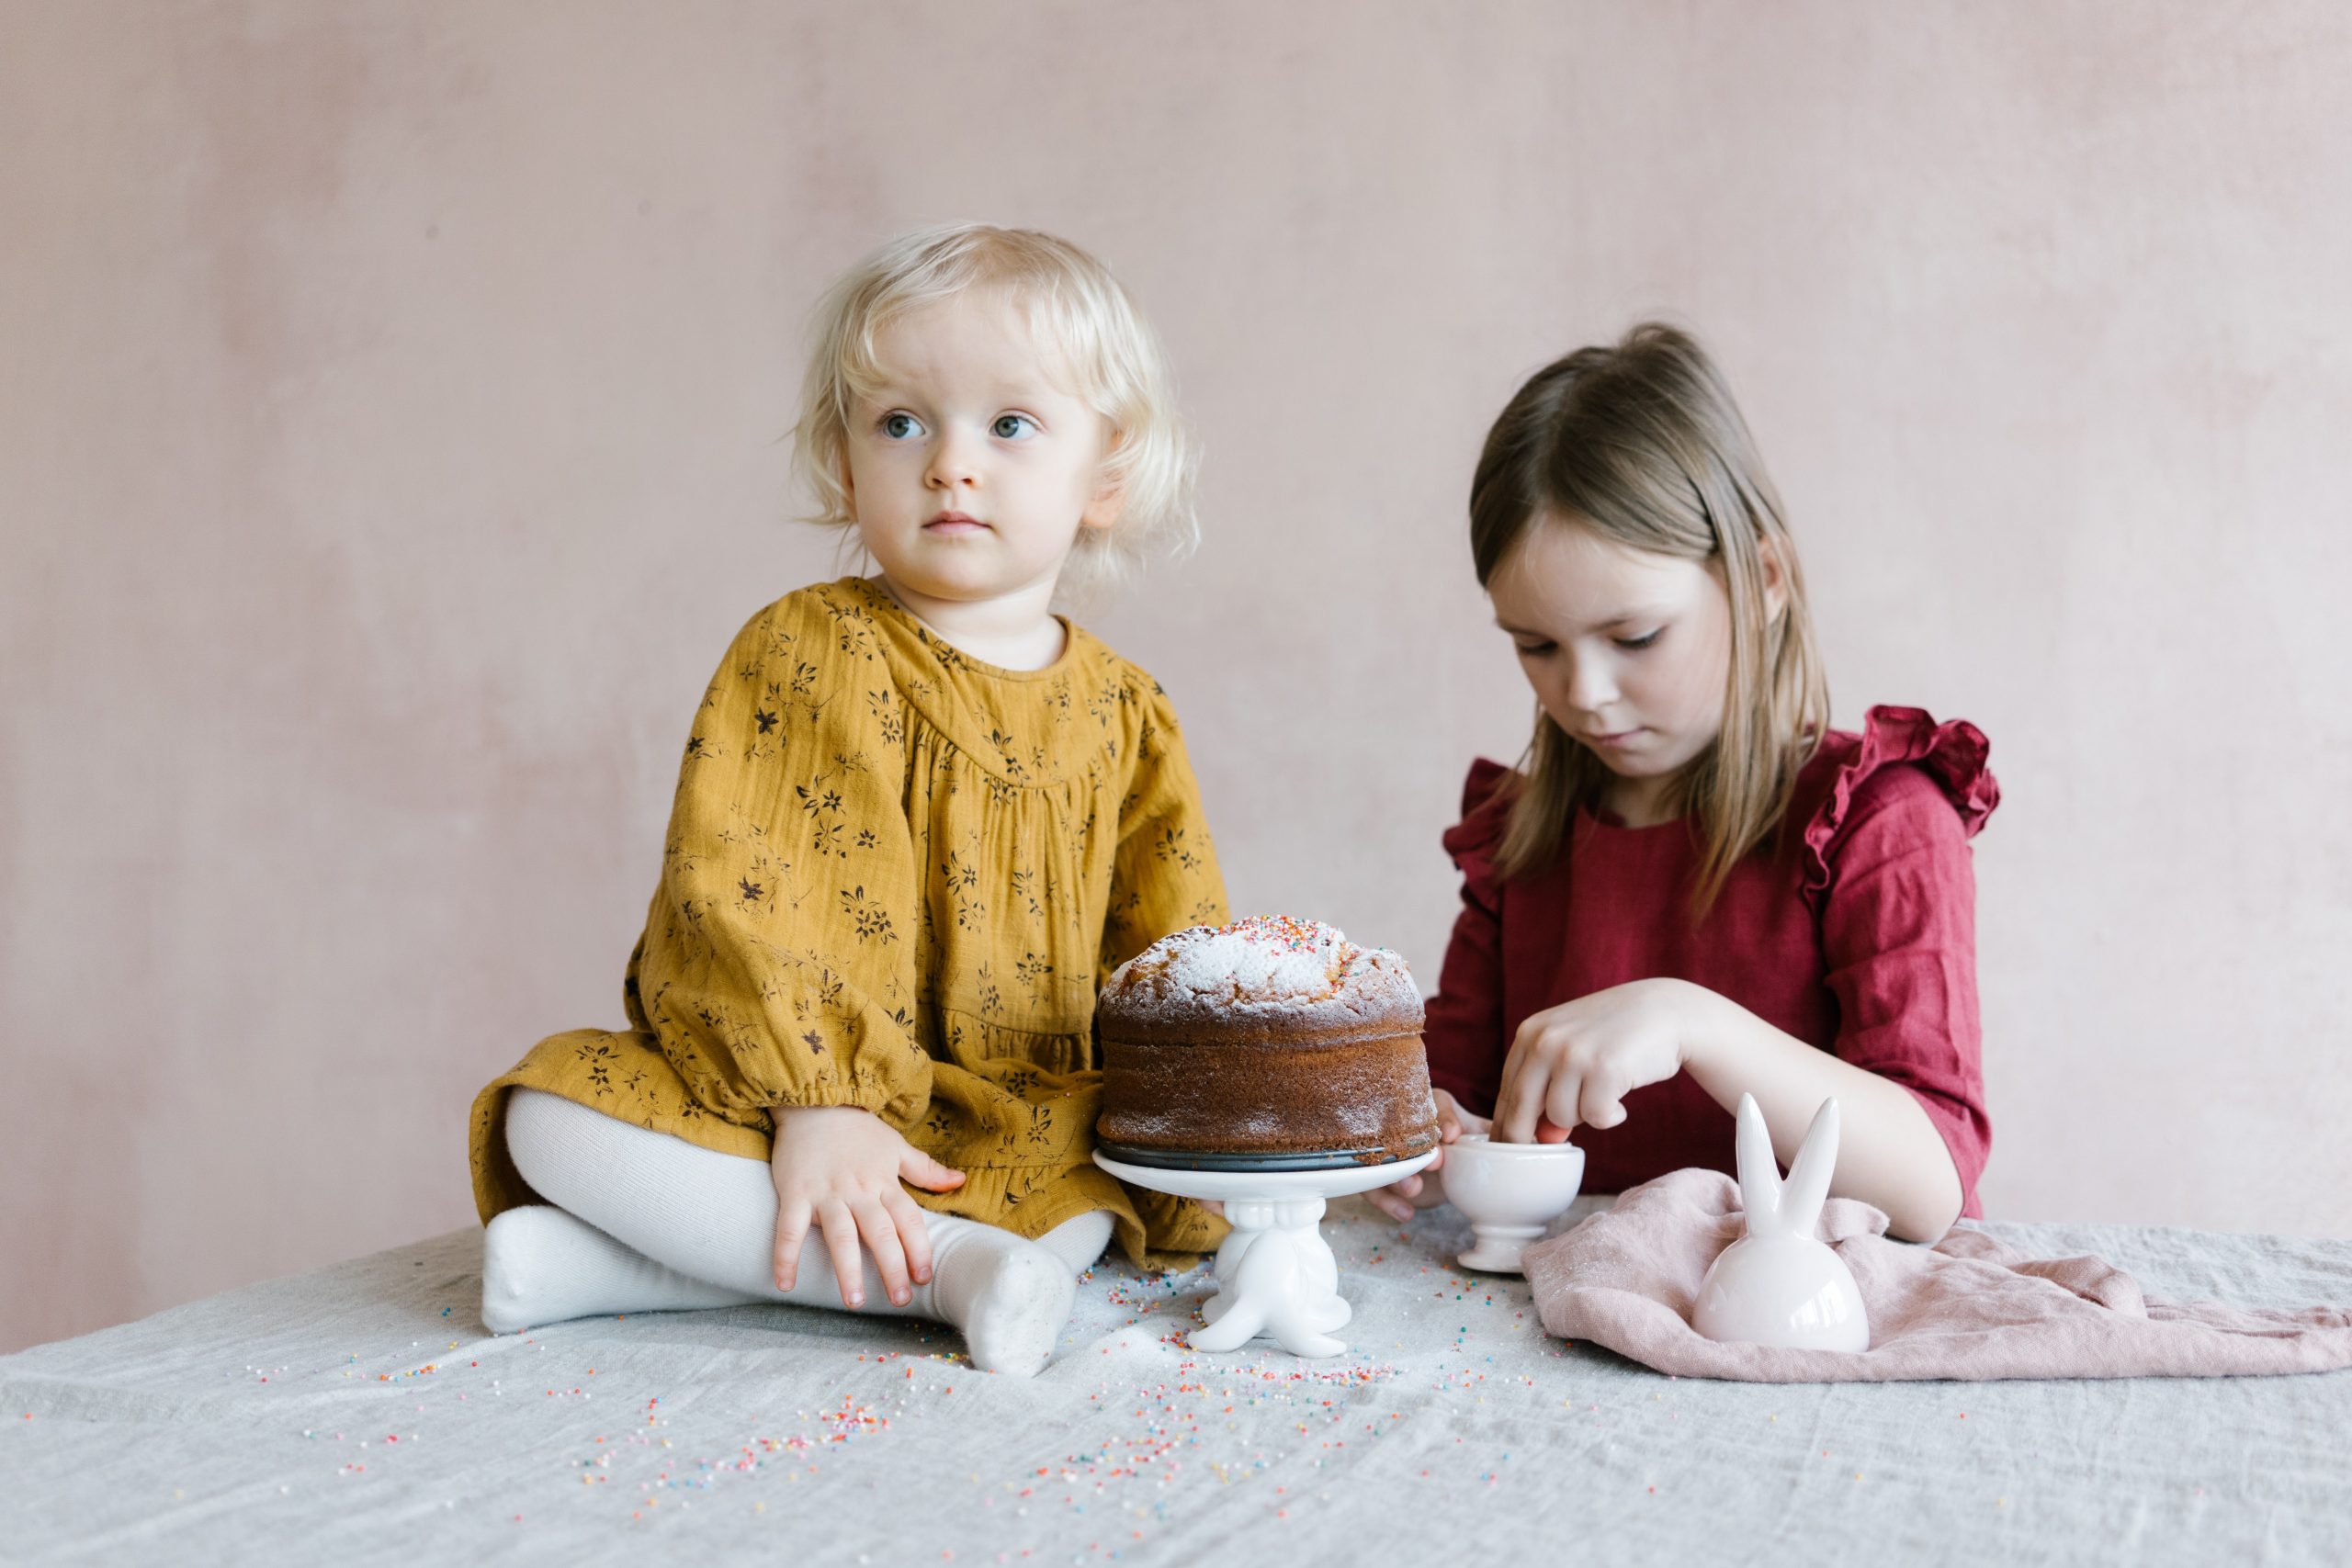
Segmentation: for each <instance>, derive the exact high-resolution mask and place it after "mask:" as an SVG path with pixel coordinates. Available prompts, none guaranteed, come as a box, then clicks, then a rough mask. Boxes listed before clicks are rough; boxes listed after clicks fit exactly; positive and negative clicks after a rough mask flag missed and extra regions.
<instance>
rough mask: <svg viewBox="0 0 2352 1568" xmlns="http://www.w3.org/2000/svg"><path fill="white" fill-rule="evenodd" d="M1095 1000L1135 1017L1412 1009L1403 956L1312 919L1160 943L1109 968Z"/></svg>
mask: <svg viewBox="0 0 2352 1568" xmlns="http://www.w3.org/2000/svg"><path fill="white" fill-rule="evenodd" d="M1103 998H1104V1000H1105V1001H1110V1000H1112V999H1113V998H1116V1003H1117V1005H1118V1006H1119V1007H1120V1008H1121V1009H1123V1010H1131V1011H1134V1012H1137V1013H1142V1014H1150V1013H1155V1012H1159V1013H1174V1012H1191V1011H1194V1010H1203V1009H1210V1008H1214V1009H1216V1010H1221V1011H1227V1012H1231V1011H1237V1010H1238V1011H1243V1012H1249V1011H1256V1010H1269V1011H1280V1012H1283V1013H1287V1014H1293V1015H1301V1016H1312V1015H1315V1014H1325V1013H1329V1014H1343V1013H1351V1012H1359V1011H1361V1012H1385V1011H1388V1010H1394V1009H1397V1008H1399V1007H1406V1008H1409V1009H1410V1010H1412V1011H1415V1012H1418V1011H1419V1006H1420V992H1419V989H1418V988H1417V987H1415V986H1414V985H1413V980H1412V971H1411V970H1410V969H1409V968H1408V967H1407V965H1406V963H1405V961H1404V959H1402V958H1401V957H1399V956H1397V954H1396V953H1391V952H1390V951H1389V950H1388V949H1386V948H1385V947H1374V948H1363V947H1358V946H1357V945H1356V944H1355V943H1353V942H1350V941H1349V940H1348V939H1347V938H1346V937H1345V936H1344V935H1342V934H1341V933H1340V931H1337V930H1335V929H1334V928H1332V927H1330V926H1327V925H1325V924H1323V923H1322V922H1321V921H1319V920H1303V919H1295V918H1293V917H1291V916H1287V915H1258V916H1253V917H1252V918H1250V919H1246V920H1236V921H1235V922H1233V923H1232V924H1231V925H1226V926H1194V927H1193V928H1192V929H1191V930H1190V931H1178V932H1176V933H1175V934H1174V935H1173V936H1168V937H1163V938H1161V939H1160V940H1159V941H1158V942H1154V943H1152V945H1151V946H1149V947H1148V948H1146V949H1144V951H1143V952H1141V953H1137V954H1136V956H1135V957H1134V958H1132V959H1129V960H1128V961H1127V962H1126V963H1125V964H1122V965H1120V966H1119V968H1118V970H1117V971H1116V972H1115V973H1114V974H1113V975H1112V976H1111V979H1110V983H1109V984H1108V985H1106V986H1105V987H1103Z"/></svg>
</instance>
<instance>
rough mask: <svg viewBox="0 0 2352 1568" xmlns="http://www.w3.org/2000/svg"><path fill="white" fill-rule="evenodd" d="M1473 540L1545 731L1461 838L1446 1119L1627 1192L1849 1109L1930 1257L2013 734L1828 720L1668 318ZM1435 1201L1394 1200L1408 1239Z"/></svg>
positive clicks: (1969, 1166)
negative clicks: (1553, 1146)
mask: <svg viewBox="0 0 2352 1568" xmlns="http://www.w3.org/2000/svg"><path fill="white" fill-rule="evenodd" d="M1470 538H1471V553H1472V557H1473V559H1474V561H1475V563H1476V569H1477V573H1478V580H1479V581H1480V583H1481V584H1482V585H1484V587H1485V588H1486V589H1487V594H1488V596H1489V599H1490V601H1491V602H1492V604H1493V606H1494V611H1495V619H1496V622H1497V624H1498V626H1500V627H1501V628H1502V630H1503V632H1504V633H1505V635H1507V636H1509V637H1510V639H1511V643H1512V646H1513V647H1514V648H1515V649H1517V650H1518V654H1519V660H1520V667H1521V670H1522V671H1524V672H1525V674H1526V676H1527V681H1528V683H1529V685H1530V686H1532V688H1533V689H1534V693H1535V699H1536V710H1537V711H1536V719H1535V733H1534V737H1533V739H1532V741H1531V742H1530V744H1529V747H1528V751H1527V755H1526V757H1525V759H1524V760H1523V761H1522V762H1521V765H1520V767H1518V768H1517V769H1506V768H1503V767H1500V766H1498V765H1497V764H1495V763H1493V762H1488V761H1480V762H1478V763H1477V764H1476V765H1475V766H1474V767H1473V768H1472V769H1471V771H1470V777H1469V782H1468V784H1467V785H1466V787H1465V789H1464V797H1463V811H1464V816H1463V820H1462V821H1461V823H1460V824H1459V825H1458V826H1456V827H1455V828H1454V829H1453V830H1452V831H1450V832H1448V833H1447V834H1446V835H1445V846H1446V849H1447V851H1448V852H1450V853H1451V854H1452V855H1453V860H1454V863H1455V865H1456V866H1457V867H1459V868H1460V870H1461V872H1462V875H1463V888H1462V905H1463V907H1462V913H1461V915H1460V917H1459V919H1457V921H1456V922H1455V925H1454V931H1453V942H1452V944H1451V945H1450V947H1449V948H1448V950H1447V953H1446V958H1445V965H1444V969H1443V972H1442V976H1441V979H1440V983H1439V995H1438V996H1437V997H1436V998H1433V999H1432V1000H1431V1001H1430V1008H1429V1028H1428V1035H1427V1040H1428V1045H1429V1055H1430V1078H1431V1080H1432V1081H1433V1082H1434V1083H1435V1084H1436V1085H1437V1086H1438V1088H1439V1089H1440V1090H1441V1109H1442V1112H1443V1113H1444V1117H1443V1119H1444V1120H1446V1121H1447V1122H1450V1124H1451V1126H1452V1127H1453V1128H1454V1129H1458V1128H1460V1127H1461V1126H1462V1125H1464V1124H1465V1123H1468V1124H1474V1125H1477V1124H1483V1123H1482V1122H1481V1121H1480V1118H1479V1117H1478V1116H1477V1114H1476V1113H1477V1112H1481V1111H1489V1110H1491V1111H1492V1114H1493V1118H1494V1120H1493V1127H1492V1132H1493V1135H1494V1136H1496V1137H1498V1138H1502V1139H1509V1140H1517V1141H1525V1140H1529V1139H1534V1138H1547V1139H1556V1138H1559V1137H1565V1136H1567V1135H1568V1134H1571V1133H1573V1134H1574V1136H1575V1139H1576V1141H1577V1144H1578V1145H1581V1146H1582V1147H1583V1148H1584V1150H1585V1152H1586V1157H1587V1166H1586V1173H1587V1174H1586V1185H1587V1187H1588V1188H1589V1190H1596V1191H1615V1190H1622V1189H1623V1188H1626V1187H1629V1186H1633V1185H1634V1184H1636V1183H1639V1182H1642V1181H1645V1180H1648V1179H1651V1178H1652V1177H1656V1176H1658V1175H1661V1174H1663V1173H1664V1172H1666V1171H1668V1170H1671V1169H1674V1168H1677V1167H1680V1166H1691V1165H1696V1166H1708V1167H1713V1168H1718V1169H1722V1170H1725V1171H1729V1170H1731V1169H1733V1117H1732V1111H1733V1110H1734V1108H1736V1106H1737V1104H1738V1102H1739V1097H1740V1095H1741V1094H1742V1093H1743V1092H1747V1093H1752V1094H1754V1095H1755V1096H1756V1099H1757V1102H1758V1105H1759V1106H1760V1107H1761V1108H1762V1110H1763V1111H1764V1117H1765V1120H1766V1122H1768V1123H1769V1125H1770V1128H1771V1132H1772V1141H1773V1145H1774V1147H1775V1148H1776V1149H1777V1150H1778V1151H1779V1153H1780V1155H1781V1158H1782V1159H1783V1160H1786V1159H1788V1158H1790V1157H1792V1156H1793V1155H1794V1153H1795V1150H1796V1146H1797V1145H1798V1143H1799V1142H1800V1141H1801V1140H1802V1139H1803V1136H1804V1130H1805V1126H1806V1123H1807V1122H1809V1120H1810V1119H1811V1117H1812V1115H1813V1112H1814V1111H1815V1108H1816V1107H1817V1106H1818V1104H1819V1103H1820V1101H1821V1100H1823V1098H1825V1097H1826V1096H1829V1095H1835V1096H1837V1097H1838V1100H1839V1102H1840V1107H1841V1110H1842V1111H1843V1124H1844V1133H1843V1138H1842V1141H1841V1144H1840V1152H1839V1157H1838V1173H1837V1187H1836V1190H1838V1191H1839V1192H1841V1193H1843V1194H1846V1195H1848V1196H1851V1197H1856V1198H1860V1199H1864V1200H1866V1201H1870V1202H1871V1203H1874V1204H1876V1205H1878V1206H1879V1207H1880V1208H1882V1209H1883V1210H1884V1211H1885V1212H1886V1213H1887V1214H1888V1216H1889V1218H1890V1220H1891V1221H1892V1222H1893V1228H1894V1231H1895V1232H1896V1234H1898V1235H1905V1236H1911V1237H1916V1238H1921V1239H1926V1238H1932V1237H1935V1236H1939V1235H1942V1233H1943V1232H1944V1231H1945V1230H1946V1229H1947V1228H1948V1227H1949V1226H1950V1225H1951V1222H1952V1220H1953V1219H1954V1218H1955V1217H1956V1216H1958V1215H1961V1214H1963V1213H1968V1214H1973V1213H1977V1212H1978V1211H1977V1205H1976V1196H1975V1189H1976V1180H1977V1176H1978V1173H1979V1172H1980V1171H1981V1170H1982V1169H1983V1168H1984V1165H1985V1152H1986V1149H1987V1147H1988V1145H1989V1143H1990V1139H1991V1128H1990V1123H1989V1122H1988V1121H1987V1119H1986V1116H1985V1095H1984V1085H1983V1079H1982V1075H1981V1073H1980V1070H1979V1067H1978V1025H1977V1007H1976V968H1975V933H1974V925H1973V919H1974V911H1973V902H1974V896H1973V881H1972V876H1971V871H1970V863H1969V848H1968V840H1969V839H1970V837H1971V836H1972V835H1973V834H1974V833H1975V831H1976V830H1977V829H1978V828H1979V827H1981V826H1982V825H1983V823H1984V821H1985V818H1986V817H1987V816H1988V815H1989V814H1990V813H1991V812H1992V810H1993V807H1995V805H1996V803H1997V802H1998V800H1999V798H2000V796H1999V791H1998V789H1997V787H1996V784H1995V783H1994V780H1993V776H1992V774H1991V773H1987V772H1986V771H1985V750H1986V749H1985V737H1984V736H1983V735H1982V734H1980V733H1979V732H1978V731H1977V730H1976V729H1975V728H1974V727H1973V726H1971V725H1969V724H1966V723H1962V722H1957V721H1955V722H1951V723H1944V724H1939V723H1937V722H1936V721H1935V720H1933V719H1931V718H1930V717H1928V715H1927V714H1925V713H1922V712H1920V711H1919V710H1918V709H1917V708H1900V707H1875V708H1872V709H1871V710H1870V713H1869V715H1868V716H1867V717H1866V719H1865V721H1864V724H1863V727H1862V729H1861V731H1860V733H1850V732H1847V731H1843V730H1836V729H1831V728H1828V726H1827V716H1828V706H1829V705H1828V694H1827V690H1826V682H1825V681H1824V678H1823V674H1822V671H1821V666H1820V661H1819V659H1818V656H1817V655H1816V653H1815V642H1814V635H1813V625H1812V620H1811V616H1810V615H1809V613H1808V611H1807V608H1806V604H1805V594H1804V575H1803V573H1802V572H1801V570H1799V567H1798V562H1797V553H1796V546H1795V543H1794V541H1793V540H1792V538H1791V536H1790V533H1789V529H1788V525H1787V524H1786V522H1785V521H1784V519H1783V516H1782V513H1781V504H1780V502H1779V500H1778V498H1777V497H1776V496H1775V495H1774V493H1773V490H1772V485H1771V482H1770V479H1767V478H1766V476H1765V472H1764V466H1763V463H1762V462H1761V460H1760V459H1759V458H1758V456H1757V454H1756V451H1755V449H1754V446H1752V444H1751V443H1750V440H1749V437H1748V433H1747V426H1746V424H1745V423H1744V422H1743V421H1742V420H1741V418H1740V414H1739V411H1738V409H1737V407H1736V405H1735V404H1734V403H1733V401H1732V397H1731V392H1730V389H1729V388H1728V387H1727V386H1726V385H1725V384H1724V379H1723V378H1722V377H1721V375H1719V374H1718V373H1717V371H1716V369H1715V367H1714V366H1713V363H1712V362H1711V361H1710V360H1709V359H1708V357H1707V355H1705V353H1704V352H1702V350H1701V348H1700V346H1699V344H1697V343H1696V342H1694V341H1693V340H1692V339H1691V338H1690V337H1689V336H1688V335H1686V334H1685V333H1681V332H1679V331H1677V330H1675V329H1673V328H1671V327H1667V326H1661V325H1656V324H1650V325H1644V326H1640V327H1636V328H1635V329H1634V331H1633V332H1632V333H1628V334H1627V335H1626V337H1625V338H1624V339H1623V341H1622V342H1621V343H1618V344H1615V345H1613V346H1610V347H1596V348H1587V349H1582V350H1579V351H1578V352H1577V353H1575V354H1571V355H1568V356H1567V357H1566V358H1565V359H1562V360H1560V361H1558V362H1557V363H1555V364H1554V365H1551V366H1549V367H1546V368H1544V370H1542V371H1540V372H1539V373H1537V374H1536V376H1535V377H1534V378H1532V379H1531V380H1530V381H1529V382H1528V383H1527V384H1526V385H1525V386H1524V387H1522V388H1521V389H1520V392H1519V394H1518V396H1516V397H1515V398H1513V399H1512V400H1511V401H1510V405H1509V406H1508V407H1507V408H1505V409H1504V410H1503V412H1502V414H1501V416H1500V417H1499V418H1498V419H1497V420H1496V422H1495V424H1494V427H1493V430H1492V431H1491V433H1490V434H1488V436H1487V446H1486V450H1485V453H1484V454H1483V456H1482V457H1481V458H1480V460H1479V463H1478V469H1477V474H1476V479H1474V480H1473V482H1472V486H1471V496H1470ZM1433 1186H1434V1184H1431V1188H1433ZM1431 1188H1424V1187H1423V1186H1422V1184H1421V1183H1420V1182H1419V1180H1418V1179H1414V1180H1409V1181H1408V1182H1406V1183H1402V1184H1400V1185H1399V1187H1398V1188H1397V1189H1395V1190H1389V1191H1386V1192H1383V1193H1381V1194H1379V1195H1377V1197H1376V1198H1375V1201H1377V1202H1379V1203H1380V1204H1381V1205H1382V1206H1383V1207H1384V1208H1385V1209H1386V1210H1388V1211H1389V1212H1390V1213H1394V1214H1396V1215H1397V1217H1399V1218H1402V1217H1405V1216H1406V1215H1408V1214H1409V1213H1410V1207H1409V1202H1410V1201H1422V1202H1430V1201H1436V1196H1435V1193H1434V1191H1433V1190H1431Z"/></svg>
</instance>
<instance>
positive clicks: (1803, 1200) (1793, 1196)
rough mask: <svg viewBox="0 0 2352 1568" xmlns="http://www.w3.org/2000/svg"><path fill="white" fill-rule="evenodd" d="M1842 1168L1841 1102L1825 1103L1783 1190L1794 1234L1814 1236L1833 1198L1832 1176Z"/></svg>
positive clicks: (1784, 1213) (1784, 1214) (1807, 1132)
mask: <svg viewBox="0 0 2352 1568" xmlns="http://www.w3.org/2000/svg"><path fill="white" fill-rule="evenodd" d="M1837 1167H1838V1101H1837V1100H1835V1099H1834V1098H1833V1099H1829V1100H1823V1101H1822V1102H1821V1109H1820V1110H1818V1111H1815V1112H1814V1113H1813V1125H1812V1126H1810V1127H1807V1128H1806V1129H1805V1130H1804V1144H1803V1145H1800V1146H1799V1147H1798V1149H1797V1157H1796V1159H1795V1161H1794V1163H1792V1165H1791V1166H1790V1167H1789V1184H1788V1186H1787V1187H1785V1188H1784V1189H1782V1190H1781V1215H1782V1217H1783V1218H1784V1219H1785V1220H1786V1222H1787V1224H1788V1227H1789V1229H1790V1230H1791V1231H1792V1232H1794V1233H1795V1234H1796V1235H1806V1236H1809V1235H1813V1233H1814V1230H1815V1226H1816V1225H1818V1224H1819V1223H1820V1220H1821V1203H1822V1200H1823V1199H1825V1198H1826V1197H1828V1196H1829V1173H1830V1172H1831V1171H1832V1170H1835V1169H1836V1168H1837Z"/></svg>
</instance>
